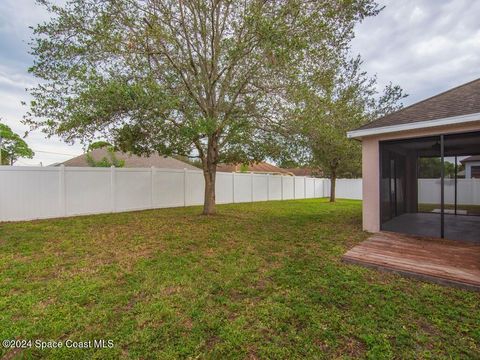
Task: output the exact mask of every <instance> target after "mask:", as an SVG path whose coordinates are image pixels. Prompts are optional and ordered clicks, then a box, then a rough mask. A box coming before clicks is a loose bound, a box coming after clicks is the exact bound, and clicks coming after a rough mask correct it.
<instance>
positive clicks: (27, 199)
mask: <svg viewBox="0 0 480 360" xmlns="http://www.w3.org/2000/svg"><path fill="white" fill-rule="evenodd" d="M468 184H469V185H468V186H470V187H471V186H473V185H471V182H469V183H468ZM329 186H330V185H329V181H328V180H326V179H313V178H305V177H300V176H298V177H292V176H277V175H266V174H250V173H245V174H244V173H239V174H232V173H220V172H219V173H217V181H216V199H217V202H218V203H231V202H251V201H267V200H288V199H303V198H314V197H316V198H320V197H324V196H328V194H329V192H328V191H329ZM477 193H478V196H480V190H479V191H478V192H477ZM459 194H460V196H462V195H461V194H462V193H461V192H460V193H459ZM470 194H471V193H470ZM337 196H338V197H343V198H354V199H360V198H361V180H359V179H353V180H339V185H338V186H337ZM203 197H204V178H203V173H202V172H201V171H196V170H176V169H175V170H174V169H155V168H139V169H131V168H128V169H124V168H88V167H82V168H75V167H63V166H60V167H44V168H38V167H11V166H0V221H10V220H31V219H40V218H51V217H61V216H72V215H84V214H98V213H108V212H120V211H129V210H140V209H151V208H162V207H175V206H189V205H201V204H203Z"/></svg>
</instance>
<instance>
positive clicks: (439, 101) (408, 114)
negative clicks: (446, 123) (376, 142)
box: [356, 79, 480, 130]
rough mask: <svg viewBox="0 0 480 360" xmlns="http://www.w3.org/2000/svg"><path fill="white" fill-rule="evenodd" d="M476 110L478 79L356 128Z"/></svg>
mask: <svg viewBox="0 0 480 360" xmlns="http://www.w3.org/2000/svg"><path fill="white" fill-rule="evenodd" d="M478 112H480V79H476V80H473V81H471V82H468V83H466V84H463V85H460V86H457V87H455V88H453V89H450V90H447V91H445V92H443V93H440V94H438V95H435V96H432V97H431V98H428V99H425V100H422V101H420V102H418V103H415V104H413V105H410V106H408V107H406V108H403V109H401V110H398V111H396V112H393V113H391V114H388V115H386V116H384V117H381V118H380V119H377V120H375V121H372V122H371V123H369V124H366V125H364V126H362V127H360V128H358V129H356V130H362V129H373V128H378V127H384V126H393V125H400V124H409V123H415V122H421V121H427V120H435V119H442V118H448V117H454V116H461V115H468V114H473V113H478Z"/></svg>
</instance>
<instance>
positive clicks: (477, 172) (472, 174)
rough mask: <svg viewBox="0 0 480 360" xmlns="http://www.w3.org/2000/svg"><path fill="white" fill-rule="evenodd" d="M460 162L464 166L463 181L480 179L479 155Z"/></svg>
mask: <svg viewBox="0 0 480 360" xmlns="http://www.w3.org/2000/svg"><path fill="white" fill-rule="evenodd" d="M460 162H461V163H462V164H463V165H464V166H465V179H480V155H474V156H469V157H468V158H466V159H463V160H461V161H460Z"/></svg>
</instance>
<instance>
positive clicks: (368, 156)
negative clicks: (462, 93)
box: [361, 121, 480, 232]
mask: <svg viewBox="0 0 480 360" xmlns="http://www.w3.org/2000/svg"><path fill="white" fill-rule="evenodd" d="M471 131H480V121H476V122H472V123H467V124H458V125H449V126H442V127H436V128H428V129H417V130H410V131H402V132H396V133H390V134H382V135H378V136H368V137H364V138H362V139H361V140H362V178H363V230H365V231H370V232H378V231H380V150H379V142H380V141H385V140H398V139H411V138H416V137H424V136H432V135H441V134H453V133H463V132H471Z"/></svg>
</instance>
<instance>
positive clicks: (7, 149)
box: [0, 123, 35, 165]
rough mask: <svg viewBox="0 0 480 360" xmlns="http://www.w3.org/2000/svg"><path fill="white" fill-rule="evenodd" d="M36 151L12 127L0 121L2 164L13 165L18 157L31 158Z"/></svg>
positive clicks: (0, 155) (0, 163) (0, 154)
mask: <svg viewBox="0 0 480 360" xmlns="http://www.w3.org/2000/svg"><path fill="white" fill-rule="evenodd" d="M34 155H35V153H34V152H33V151H32V149H30V148H29V147H28V145H27V143H26V142H25V141H24V140H23V139H22V138H21V137H20V136H19V135H18V134H15V133H14V132H13V131H12V129H11V128H10V127H8V126H7V125H5V124H2V123H0V159H1V162H0V165H13V164H14V163H15V161H17V160H18V158H21V157H23V158H28V159H31V158H33V156H34Z"/></svg>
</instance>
